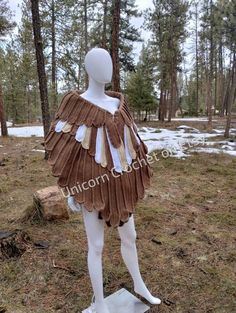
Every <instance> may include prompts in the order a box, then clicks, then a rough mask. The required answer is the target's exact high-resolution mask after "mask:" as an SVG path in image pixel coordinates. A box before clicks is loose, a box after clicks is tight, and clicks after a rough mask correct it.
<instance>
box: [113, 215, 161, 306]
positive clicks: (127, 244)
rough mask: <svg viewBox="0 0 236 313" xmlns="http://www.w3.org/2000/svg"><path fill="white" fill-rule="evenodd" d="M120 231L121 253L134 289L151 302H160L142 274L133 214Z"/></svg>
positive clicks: (119, 228)
mask: <svg viewBox="0 0 236 313" xmlns="http://www.w3.org/2000/svg"><path fill="white" fill-rule="evenodd" d="M118 231H119V235H120V238H121V254H122V257H123V259H124V262H125V264H126V266H127V268H128V270H129V272H130V275H131V276H132V279H133V282H134V291H135V292H136V293H138V294H139V295H141V296H142V297H144V298H145V299H146V300H148V301H149V302H150V303H151V304H160V303H161V300H160V299H159V298H155V297H153V296H152V295H151V293H150V292H149V290H148V289H147V287H146V285H145V283H144V281H143V279H142V277H141V274H140V270H139V264H138V255H137V248H136V230H135V225H134V218H133V215H132V216H131V217H130V219H129V221H128V222H127V223H125V224H124V225H123V226H121V227H118Z"/></svg>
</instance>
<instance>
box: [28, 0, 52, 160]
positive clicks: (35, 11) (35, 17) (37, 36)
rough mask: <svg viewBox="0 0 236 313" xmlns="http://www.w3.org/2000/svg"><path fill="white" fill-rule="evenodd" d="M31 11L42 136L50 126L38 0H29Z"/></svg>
mask: <svg viewBox="0 0 236 313" xmlns="http://www.w3.org/2000/svg"><path fill="white" fill-rule="evenodd" d="M31 12H32V24H33V32H34V44H35V52H36V60H37V72H38V79H39V90H40V99H41V109H42V118H43V129H44V136H46V135H47V133H48V131H49V128H50V114H49V104H48V88H47V78H46V72H45V63H44V55H43V40H42V35H41V25H40V16H39V0H31ZM45 158H47V154H45Z"/></svg>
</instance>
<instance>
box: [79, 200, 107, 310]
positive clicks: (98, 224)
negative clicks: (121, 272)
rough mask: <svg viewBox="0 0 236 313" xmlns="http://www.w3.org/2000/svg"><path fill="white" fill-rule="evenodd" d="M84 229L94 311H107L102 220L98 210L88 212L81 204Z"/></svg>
mask: <svg viewBox="0 0 236 313" xmlns="http://www.w3.org/2000/svg"><path fill="white" fill-rule="evenodd" d="M82 213H83V219H84V224H85V230H86V234H87V239H88V270H89V275H90V279H91V283H92V287H93V292H94V295H95V309H96V313H109V310H108V308H107V305H106V303H105V301H104V293H103V274H102V250H103V245H104V221H103V220H99V219H98V212H97V211H95V210H94V211H93V212H88V211H87V210H86V209H85V208H84V206H83V205H82Z"/></svg>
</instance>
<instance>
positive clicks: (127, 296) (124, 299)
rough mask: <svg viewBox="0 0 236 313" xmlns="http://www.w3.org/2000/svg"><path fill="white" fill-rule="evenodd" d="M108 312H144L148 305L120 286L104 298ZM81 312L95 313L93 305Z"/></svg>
mask: <svg viewBox="0 0 236 313" xmlns="http://www.w3.org/2000/svg"><path fill="white" fill-rule="evenodd" d="M105 302H106V303H107V306H108V309H109V311H110V313H144V312H147V311H148V310H149V309H150V307H149V306H147V305H146V304H144V303H143V302H142V301H141V300H139V299H138V298H136V297H135V296H134V295H132V293H130V292H129V291H127V290H126V289H124V288H122V289H120V290H118V291H116V292H115V293H113V294H112V295H110V296H108V297H107V298H105ZM82 313H96V311H95V309H94V308H93V305H92V306H90V307H89V308H87V309H86V310H84V311H83V312H82Z"/></svg>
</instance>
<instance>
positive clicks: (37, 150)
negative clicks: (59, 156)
mask: <svg viewBox="0 0 236 313" xmlns="http://www.w3.org/2000/svg"><path fill="white" fill-rule="evenodd" d="M31 151H35V152H42V153H45V150H40V149H33V150H31Z"/></svg>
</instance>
